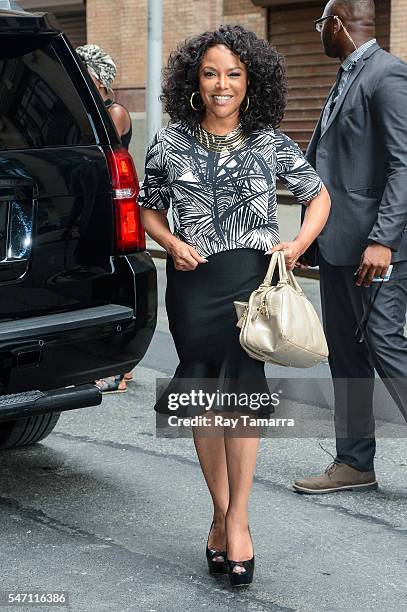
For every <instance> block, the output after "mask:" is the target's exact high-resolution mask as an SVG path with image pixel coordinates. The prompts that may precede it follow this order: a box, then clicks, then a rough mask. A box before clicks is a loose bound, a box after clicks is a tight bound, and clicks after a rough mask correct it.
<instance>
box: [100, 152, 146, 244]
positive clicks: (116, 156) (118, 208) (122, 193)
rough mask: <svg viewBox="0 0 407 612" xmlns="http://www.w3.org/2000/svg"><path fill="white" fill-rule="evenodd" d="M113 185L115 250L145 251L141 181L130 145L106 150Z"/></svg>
mask: <svg viewBox="0 0 407 612" xmlns="http://www.w3.org/2000/svg"><path fill="white" fill-rule="evenodd" d="M106 157H107V162H108V165H109V170H110V177H111V180H112V189H113V203H114V210H115V234H116V251H117V252H118V253H123V254H124V253H130V252H132V251H144V250H145V248H146V235H145V232H144V228H143V225H142V223H141V215H140V208H139V206H138V204H137V196H138V192H139V182H138V178H137V173H136V169H135V167H134V163H133V159H132V157H131V155H130V153H129V152H128V151H127V149H124V148H123V149H116V150H114V151H113V150H112V149H109V150H108V151H107V152H106Z"/></svg>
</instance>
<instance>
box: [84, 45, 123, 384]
mask: <svg viewBox="0 0 407 612" xmlns="http://www.w3.org/2000/svg"><path fill="white" fill-rule="evenodd" d="M76 52H77V54H78V55H79V57H80V58H81V60H82V61H83V63H84V64H85V66H86V68H87V70H88V72H89V74H90V76H91V77H92V80H93V82H94V83H95V85H96V87H97V89H98V91H99V94H100V96H101V98H102V100H103V101H104V103H105V106H106V108H107V109H108V111H109V114H110V116H111V118H112V121H113V123H114V125H115V127H116V130H117V133H118V134H119V136H120V140H121V142H122V145H123V147H125V148H126V149H128V148H129V145H130V141H131V137H132V123H131V117H130V113H129V111H128V110H127V108H125V107H124V106H123V105H122V104H118V102H116V101H115V96H114V91H113V89H112V84H113V81H114V79H115V78H116V72H117V69H116V64H115V63H114V61H113V59H112V58H111V57H110V55H109V54H108V53H105V52H104V51H103V50H102V49H101V48H100V47H99V46H98V45H83V46H82V47H77V49H76ZM131 380H133V375H132V373H131V372H127V373H126V374H118V375H117V376H109V377H108V378H102V379H100V380H97V381H96V384H97V386H98V387H99V389H100V390H101V391H102V393H105V394H107V393H125V392H126V390H127V382H129V381H131Z"/></svg>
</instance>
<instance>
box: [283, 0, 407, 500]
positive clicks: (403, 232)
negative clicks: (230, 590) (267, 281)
mask: <svg viewBox="0 0 407 612" xmlns="http://www.w3.org/2000/svg"><path fill="white" fill-rule="evenodd" d="M316 28H317V30H318V31H320V32H321V39H322V43H323V46H324V49H325V53H326V54H327V55H328V56H329V57H338V58H340V60H341V67H340V69H339V72H338V76H337V80H336V83H335V85H334V87H333V88H332V90H331V92H330V95H329V96H328V99H327V102H326V104H325V107H324V109H323V111H322V114H321V117H320V119H319V122H318V125H317V127H316V129H315V132H314V134H313V137H312V139H311V142H310V145H309V147H308V151H307V158H308V160H309V161H310V163H311V164H312V165H313V166H314V168H315V169H316V170H317V172H318V173H319V175H320V177H321V178H322V180H323V181H324V183H325V185H326V187H327V189H328V191H329V193H330V196H331V200H332V206H331V213H330V217H329V220H328V223H327V224H326V226H325V228H324V230H323V231H322V233H321V235H320V236H319V238H318V245H317V247H318V249H317V251H318V255H317V256H318V263H319V266H320V275H321V301H322V312H323V319H324V327H325V332H326V336H327V340H328V346H329V350H330V357H329V362H330V368H331V373H332V377H333V379H334V391H335V431H336V444H337V447H336V451H337V455H336V458H335V461H334V462H333V463H332V464H331V465H330V466H328V468H327V469H326V471H325V473H324V474H322V475H321V476H313V477H309V478H304V479H301V480H296V481H295V484H294V489H295V490H296V491H298V492H301V493H309V494H321V493H331V492H334V491H342V490H349V489H350V490H353V489H355V490H356V489H357V490H361V491H363V490H370V489H376V488H377V480H376V476H375V472H374V463H373V462H374V455H375V423H374V418H373V410H372V399H373V386H374V369H376V371H377V372H378V374H379V375H380V377H381V378H382V380H383V382H384V383H385V384H386V386H387V389H388V391H389V392H390V394H391V396H392V398H393V399H394V401H395V402H396V403H397V405H398V407H399V409H400V411H401V413H402V414H403V416H404V418H406V420H407V378H406V377H407V338H405V337H404V333H403V330H404V325H405V321H406V304H407V64H405V63H404V62H402V61H401V60H400V59H398V58H396V57H394V56H393V55H391V54H389V53H387V52H386V51H384V50H383V49H381V48H380V46H379V45H378V44H377V42H376V39H375V6H374V2H373V0H331V1H330V2H328V3H327V5H326V7H325V10H324V13H323V16H322V17H321V18H320V19H319V20H317V22H316ZM308 263H310V262H308ZM391 263H392V264H393V271H392V274H391V277H390V280H389V281H388V282H375V281H374V280H373V279H374V278H375V277H384V276H385V273H386V271H387V269H388V268H389V265H390V264H391ZM355 272H356V276H355ZM360 324H361V325H360ZM358 326H359V330H358V331H359V334H358V335H356V336H355V332H356V330H357V328H358Z"/></svg>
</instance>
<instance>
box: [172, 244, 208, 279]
mask: <svg viewBox="0 0 407 612" xmlns="http://www.w3.org/2000/svg"><path fill="white" fill-rule="evenodd" d="M167 250H168V253H169V254H170V255H171V257H172V258H173V260H174V266H175V269H176V270H183V271H184V272H187V271H189V270H195V268H196V267H197V265H198V264H201V263H207V261H208V260H207V259H205V258H204V257H201V256H200V255H198V253H197V251H196V250H195V249H194V247H193V246H191V245H190V244H187V243H186V242H183V241H182V240H179V239H177V240H175V241H174V243H173V244H172V245H171V247H169V248H168V249H167Z"/></svg>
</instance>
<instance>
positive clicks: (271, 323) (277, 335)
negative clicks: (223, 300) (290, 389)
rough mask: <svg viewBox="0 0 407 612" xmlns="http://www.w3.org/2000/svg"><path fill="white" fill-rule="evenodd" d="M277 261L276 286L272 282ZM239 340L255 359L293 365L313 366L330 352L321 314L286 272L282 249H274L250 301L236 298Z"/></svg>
mask: <svg viewBox="0 0 407 612" xmlns="http://www.w3.org/2000/svg"><path fill="white" fill-rule="evenodd" d="M277 263H278V270H279V277H280V280H279V281H278V283H277V285H276V286H273V285H272V284H271V281H272V278H273V274H274V270H275V268H276V265H277ZM234 305H235V309H236V313H237V316H238V319H239V321H238V322H237V326H238V327H240V328H241V330H240V336H239V340H240V344H241V345H242V347H243V348H244V350H245V351H246V353H248V354H249V355H250V357H253V359H258V360H259V361H268V362H271V363H275V364H278V365H283V366H292V367H294V368H310V367H312V366H314V365H316V364H317V363H320V362H321V361H323V360H324V359H326V358H327V356H328V346H327V343H326V339H325V335H324V331H323V329H322V325H321V322H320V320H319V319H318V315H317V313H316V312H315V309H314V307H313V306H312V304H311V302H310V301H309V300H308V299H307V297H306V296H305V294H304V292H303V290H302V289H301V287H300V286H299V284H298V283H297V281H296V279H295V277H294V274H293V273H292V272H287V268H286V265H285V259H284V254H283V252H282V251H277V252H276V253H273V255H272V257H271V260H270V265H269V268H268V271H267V274H266V277H265V279H264V281H263V282H262V284H261V285H260V287H259V288H258V289H256V290H255V291H253V293H252V294H251V296H250V298H249V302H234Z"/></svg>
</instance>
